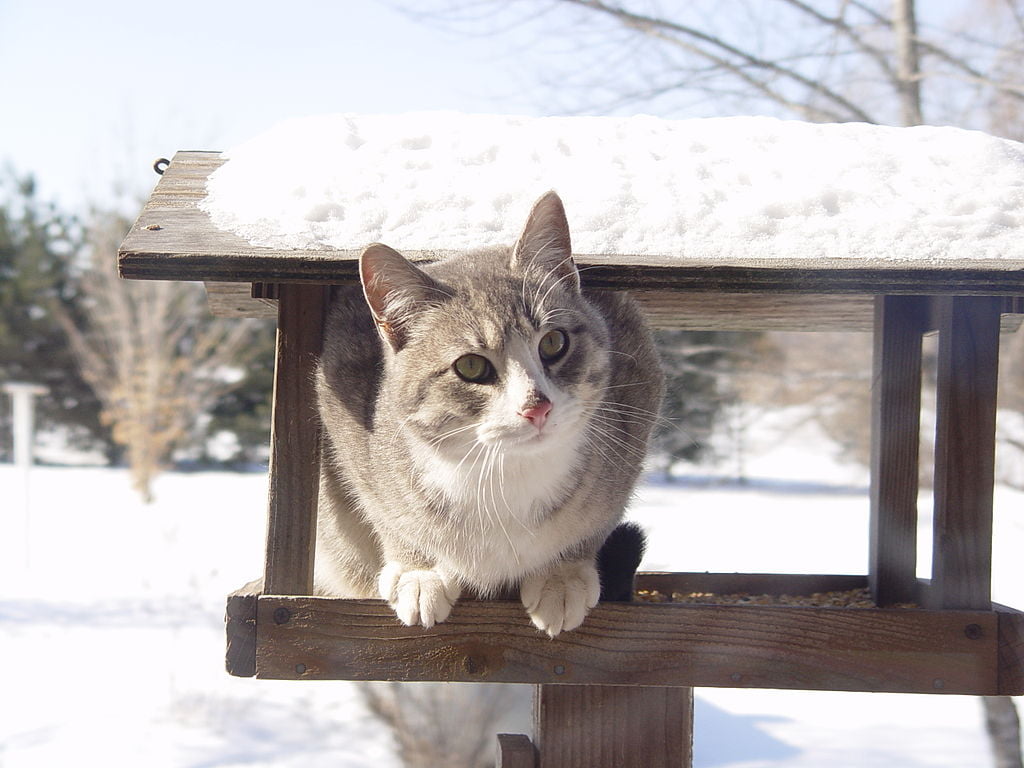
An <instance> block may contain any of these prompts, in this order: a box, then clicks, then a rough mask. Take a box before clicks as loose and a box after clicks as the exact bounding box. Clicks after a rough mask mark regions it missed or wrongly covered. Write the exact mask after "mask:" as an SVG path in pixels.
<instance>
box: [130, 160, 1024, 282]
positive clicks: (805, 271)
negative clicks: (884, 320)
mask: <svg viewBox="0 0 1024 768" xmlns="http://www.w3.org/2000/svg"><path fill="white" fill-rule="evenodd" d="M223 162H224V160H223V158H222V157H221V156H220V155H219V154H218V153H210V152H178V153H177V154H176V155H175V156H174V159H173V160H172V161H171V164H170V166H169V167H168V168H167V171H166V172H165V173H164V175H163V176H162V177H161V178H160V181H159V183H158V184H157V186H156V189H154V191H153V193H152V195H151V196H150V198H149V201H148V202H147V203H146V206H145V207H144V208H143V210H142V213H141V214H140V216H139V219H138V221H136V223H135V225H134V226H133V227H132V229H131V231H130V232H129V234H128V236H127V237H126V238H125V240H124V243H123V244H122V246H121V248H120V250H119V253H118V264H119V268H120V271H121V274H122V276H124V277H129V278H140V279H164V280H202V281H226V282H259V281H264V282H282V283H284V282H303V281H312V282H328V283H329V282H345V281H348V280H353V279H355V277H356V259H357V258H358V255H359V252H360V251H361V250H362V248H363V247H364V246H365V245H366V243H353V244H352V246H351V248H347V249H336V250H326V249H325V250H301V249H299V250H285V249H273V248H263V247H256V246H252V245H250V244H249V243H247V242H246V241H245V240H243V239H242V238H240V237H238V236H236V235H232V234H230V233H227V232H224V231H222V230H218V229H217V228H216V227H214V226H213V224H212V222H211V221H210V219H209V217H208V216H207V215H206V214H205V213H203V212H202V211H200V210H199V209H198V207H197V205H198V202H199V201H200V200H201V199H203V197H204V196H205V194H206V178H207V177H208V176H209V174H210V173H212V172H213V171H214V170H215V169H216V168H218V167H219V166H220V165H221V164H222V163H223ZM450 253H452V251H451V250H447V251H446V250H443V249H438V250H420V251H408V252H407V255H408V256H410V257H412V258H415V259H418V260H431V259H437V258H441V257H443V256H445V255H449V254H450ZM577 261H578V263H579V264H580V266H581V267H584V268H586V271H585V272H584V275H585V280H586V282H587V284H588V285H593V286H603V287H607V288H615V289H623V288H625V289H637V290H645V291H663V290H673V291H674V290H685V291H690V292H733V293H760V292H782V293H816V294H822V293H826V294H832V293H846V294H862V295H869V294H883V293H887V294H953V293H956V294H961V295H979V294H980V295H999V296H1005V295H1024V263H1021V262H1018V261H1012V260H1007V261H980V260H979V261H973V260H972V261H942V260H939V261H932V262H913V263H907V262H903V261H890V260H886V259H884V258H874V257H871V256H867V257H864V256H861V255H859V254H843V255H842V257H841V258H837V257H835V255H834V254H822V255H821V258H819V259H790V260H786V259H779V260H770V261H765V260H762V261H755V260H737V261H734V262H728V261H726V260H723V259H716V258H714V257H713V256H708V257H701V258H693V257H688V256H687V255H686V254H666V255H661V256H637V255H632V254H616V255H604V254H577Z"/></svg>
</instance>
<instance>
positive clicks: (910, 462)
mask: <svg viewBox="0 0 1024 768" xmlns="http://www.w3.org/2000/svg"><path fill="white" fill-rule="evenodd" d="M928 315H929V303H928V299H927V298H924V297H919V296H879V297H877V298H876V299H875V330H874V333H875V336H874V354H873V374H872V379H871V518H870V526H869V555H868V575H869V581H870V584H871V593H872V595H873V596H874V599H875V602H876V603H878V604H879V605H893V604H895V603H908V602H912V601H913V600H914V599H915V597H916V594H917V491H918V487H917V486H918V483H917V480H918V474H919V471H920V468H919V466H918V454H919V447H920V441H921V336H922V334H923V333H924V331H925V326H926V322H927V318H928Z"/></svg>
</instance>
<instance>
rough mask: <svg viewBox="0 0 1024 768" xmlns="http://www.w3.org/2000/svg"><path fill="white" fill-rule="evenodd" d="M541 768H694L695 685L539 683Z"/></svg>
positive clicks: (537, 719)
mask: <svg viewBox="0 0 1024 768" xmlns="http://www.w3.org/2000/svg"><path fill="white" fill-rule="evenodd" d="M534 738H535V739H536V741H537V750H538V752H539V753H540V763H539V765H540V768H622V767H623V766H630V765H635V766H643V767H644V768H689V766H690V765H691V764H692V760H693V689H692V688H648V687H639V686H637V687H630V686H615V685H538V686H537V687H536V692H535V694H534Z"/></svg>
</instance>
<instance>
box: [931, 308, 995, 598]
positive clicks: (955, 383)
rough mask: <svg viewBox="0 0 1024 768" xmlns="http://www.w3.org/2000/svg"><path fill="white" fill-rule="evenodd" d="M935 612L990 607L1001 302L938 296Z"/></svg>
mask: <svg viewBox="0 0 1024 768" xmlns="http://www.w3.org/2000/svg"><path fill="white" fill-rule="evenodd" d="M934 301H935V319H936V324H937V327H938V329H939V361H938V378H937V403H936V431H935V515H934V523H933V540H934V543H933V548H932V585H931V600H932V602H931V607H934V608H960V609H971V608H987V607H988V606H989V603H990V600H991V578H992V495H993V485H994V482H995V470H994V463H995V429H996V390H997V378H998V376H997V374H998V367H999V313H1000V310H1001V308H1002V304H1001V302H1000V301H999V300H998V299H995V298H985V297H940V298H936V299H935V300H934Z"/></svg>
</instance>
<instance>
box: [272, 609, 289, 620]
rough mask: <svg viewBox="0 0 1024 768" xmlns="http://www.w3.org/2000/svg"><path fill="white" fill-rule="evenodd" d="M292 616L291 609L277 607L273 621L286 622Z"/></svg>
mask: <svg viewBox="0 0 1024 768" xmlns="http://www.w3.org/2000/svg"><path fill="white" fill-rule="evenodd" d="M291 617H292V613H291V611H289V610H288V609H287V608H284V607H282V608H278V609H277V610H276V611H274V623H275V624H287V623H288V622H289V620H290V619H291Z"/></svg>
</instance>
